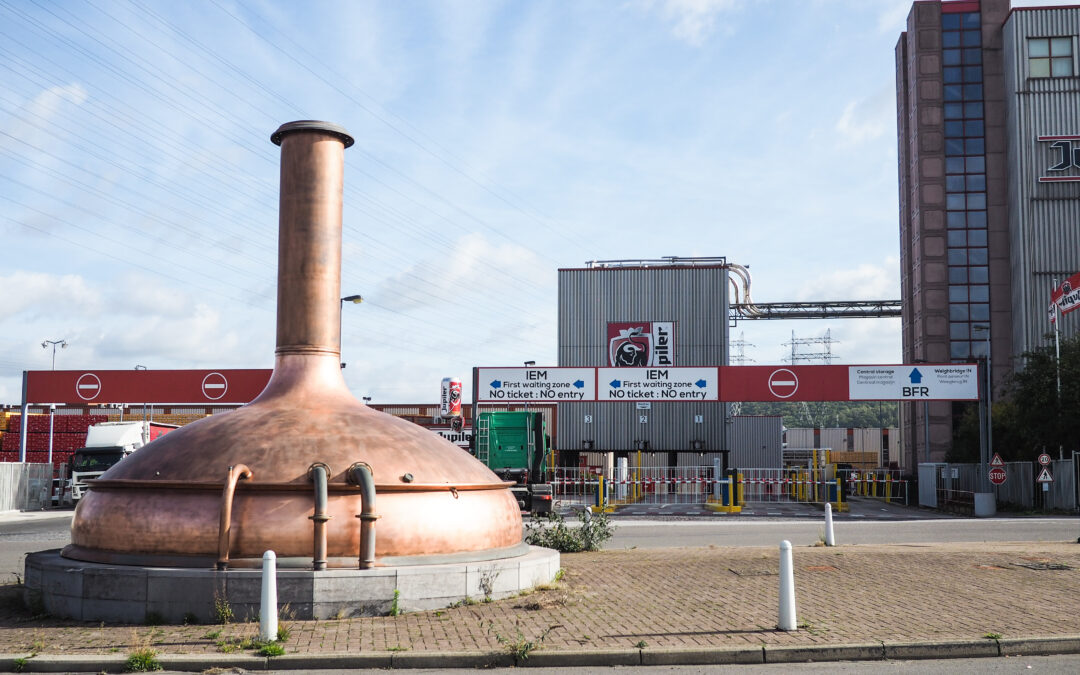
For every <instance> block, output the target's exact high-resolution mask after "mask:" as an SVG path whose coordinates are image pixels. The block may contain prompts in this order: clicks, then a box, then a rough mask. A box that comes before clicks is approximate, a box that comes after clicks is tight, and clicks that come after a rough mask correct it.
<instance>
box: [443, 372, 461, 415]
mask: <svg viewBox="0 0 1080 675" xmlns="http://www.w3.org/2000/svg"><path fill="white" fill-rule="evenodd" d="M439 414H440V415H442V416H443V417H461V380H459V379H458V378H456V377H444V378H443V381H442V391H441V393H440V395H439Z"/></svg>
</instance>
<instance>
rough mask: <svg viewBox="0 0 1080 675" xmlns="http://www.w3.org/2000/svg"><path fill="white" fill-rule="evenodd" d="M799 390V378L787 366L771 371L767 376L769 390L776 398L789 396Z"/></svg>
mask: <svg viewBox="0 0 1080 675" xmlns="http://www.w3.org/2000/svg"><path fill="white" fill-rule="evenodd" d="M798 390H799V378H798V376H796V375H795V373H793V372H791V371H790V370H788V369H787V368H781V369H779V370H775V371H773V374H772V375H770V376H769V391H771V392H772V394H773V396H775V397H777V398H791V397H792V396H794V395H795V392H797V391H798Z"/></svg>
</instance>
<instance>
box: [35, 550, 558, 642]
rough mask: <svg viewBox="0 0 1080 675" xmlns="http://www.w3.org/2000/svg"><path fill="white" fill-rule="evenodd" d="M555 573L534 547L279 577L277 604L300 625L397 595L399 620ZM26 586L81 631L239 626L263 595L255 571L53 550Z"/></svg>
mask: <svg viewBox="0 0 1080 675" xmlns="http://www.w3.org/2000/svg"><path fill="white" fill-rule="evenodd" d="M526 548H527V550H524V549H526ZM558 572H559V553H558V551H553V550H551V549H546V548H538V547H535V546H529V547H523V555H519V556H514V557H508V558H498V559H495V560H485V561H480V562H449V563H443V564H431V565H402V566H398V567H375V568H372V569H368V570H360V569H328V570H323V571H319V572H315V571H313V570H301V569H278V571H277V593H278V604H279V606H282V607H284V606H285V605H288V612H289V617H290V618H294V619H301V620H305V619H330V618H348V617H355V616H379V615H385V614H388V613H389V612H390V608H391V606H392V605H393V603H394V600H395V597H394V596H395V591H396V592H397V606H398V608H399V610H401V611H405V612H408V611H417V610H430V609H441V608H443V607H448V606H450V605H452V604H454V603H457V602H461V601H464V600H466V599H467V598H471V599H474V600H482V599H484V598H486V597H490V598H492V599H499V598H504V597H508V596H511V595H515V594H517V593H519V592H520V591H523V590H526V589H529V588H533V587H535V586H539V585H542V584H546V583H549V582H551V581H553V580H554V579H555V576H556V575H557V574H558ZM24 578H25V583H26V594H27V602H28V605H29V606H30V607H34V606H38V607H41V608H43V609H44V611H45V612H47V613H48V614H50V615H52V616H56V617H64V618H70V619H76V620H80V621H108V622H120V623H135V624H142V623H155V622H164V623H182V622H184V621H185V620H187V621H191V622H193V621H198V622H199V623H214V622H217V621H218V620H219V619H220V616H219V613H220V610H221V609H222V608H226V607H227V608H228V609H229V610H231V611H232V613H233V616H234V618H235V620H237V621H242V620H244V619H248V618H254V617H256V616H257V615H258V612H259V599H260V595H261V587H262V570H260V569H229V570H226V571H218V570H214V569H191V568H169V567H136V566H128V565H106V564H100V563H90V562H82V561H79V560H69V559H67V558H63V557H61V556H60V551H59V550H51V551H40V552H38V553H31V554H30V555H28V556H27V557H26V574H25V577H24Z"/></svg>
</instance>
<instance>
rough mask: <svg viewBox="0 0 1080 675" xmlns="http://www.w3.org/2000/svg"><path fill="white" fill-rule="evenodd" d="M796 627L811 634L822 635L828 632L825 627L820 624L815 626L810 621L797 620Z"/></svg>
mask: <svg viewBox="0 0 1080 675" xmlns="http://www.w3.org/2000/svg"><path fill="white" fill-rule="evenodd" d="M798 628H800V629H801V630H805V631H806V632H807V633H809V634H811V635H815V636H819V635H824V634H825V633H827V632H828V629H827V628H822V627H821V626H816V625H814V624H812V623H810V622H809V621H801V622H799V625H798Z"/></svg>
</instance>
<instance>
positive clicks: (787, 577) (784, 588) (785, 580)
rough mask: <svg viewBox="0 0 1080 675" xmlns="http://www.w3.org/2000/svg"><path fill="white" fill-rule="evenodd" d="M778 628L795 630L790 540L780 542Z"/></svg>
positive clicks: (793, 572)
mask: <svg viewBox="0 0 1080 675" xmlns="http://www.w3.org/2000/svg"><path fill="white" fill-rule="evenodd" d="M777 628H779V629H780V630H796V629H797V628H798V623H797V622H796V620H795V567H794V565H793V563H792V561H791V542H790V541H788V540H787V539H785V540H784V541H782V542H780V621H779V623H778V625H777Z"/></svg>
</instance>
